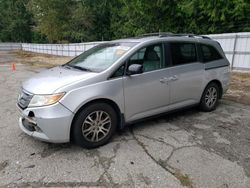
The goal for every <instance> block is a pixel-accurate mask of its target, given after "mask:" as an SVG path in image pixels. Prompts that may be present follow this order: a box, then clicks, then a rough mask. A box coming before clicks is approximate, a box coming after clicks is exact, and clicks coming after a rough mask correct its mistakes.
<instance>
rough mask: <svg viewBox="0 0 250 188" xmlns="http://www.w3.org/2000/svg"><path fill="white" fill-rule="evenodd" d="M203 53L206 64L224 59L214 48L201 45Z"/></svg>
mask: <svg viewBox="0 0 250 188" xmlns="http://www.w3.org/2000/svg"><path fill="white" fill-rule="evenodd" d="M201 52H202V56H203V61H204V62H209V61H215V60H218V59H222V56H221V55H220V53H219V52H218V51H217V50H216V49H215V48H214V47H213V46H210V45H205V44H201Z"/></svg>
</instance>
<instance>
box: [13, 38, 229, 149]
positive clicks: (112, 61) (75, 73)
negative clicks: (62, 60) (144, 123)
mask: <svg viewBox="0 0 250 188" xmlns="http://www.w3.org/2000/svg"><path fill="white" fill-rule="evenodd" d="M229 65H230V64H229V62H228V60H227V58H226V57H225V55H224V53H223V50H222V48H221V46H220V44H219V43H218V42H216V41H214V40H211V39H210V38H208V37H205V36H197V35H184V34H183V35H182V34H179V35H178V34H169V33H157V34H146V35H143V36H139V37H135V38H127V39H120V40H115V41H111V42H105V43H103V44H101V45H98V46H96V47H94V48H91V49H89V50H88V51H85V52H84V53H82V54H81V55H79V56H77V57H76V58H74V59H73V60H71V61H70V62H68V63H66V64H64V65H62V66H58V67H54V68H51V69H48V70H45V71H42V72H40V73H38V74H36V75H35V76H33V77H32V78H30V79H28V80H27V81H25V82H24V83H23V85H22V88H21V92H20V94H19V97H18V101H17V106H18V108H19V110H20V111H21V117H20V119H19V126H20V128H21V129H22V130H23V131H24V132H25V133H27V134H28V135H30V136H32V137H35V138H37V139H40V140H43V141H47V142H53V143H65V142H69V141H74V142H75V143H77V144H78V145H80V146H83V147H86V148H94V147H98V146H100V145H103V144H105V143H107V142H108V141H109V140H110V138H111V137H112V135H113V134H114V133H115V131H116V130H117V129H122V128H123V127H124V126H125V125H126V124H131V123H132V122H135V121H138V120H141V119H143V118H147V117H151V116H154V115H157V114H162V113H165V112H170V111H173V110H177V109H181V108H184V107H189V106H194V105H197V106H199V107H200V109H201V110H202V111H212V110H214V109H215V108H216V106H217V104H218V100H219V99H220V98H221V97H222V95H223V93H225V92H226V90H227V88H228V85H229V78H230V66H229Z"/></svg>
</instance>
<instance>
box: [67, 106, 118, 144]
mask: <svg viewBox="0 0 250 188" xmlns="http://www.w3.org/2000/svg"><path fill="white" fill-rule="evenodd" d="M98 110H102V111H105V112H106V113H107V114H108V115H109V116H110V118H111V127H110V131H109V133H108V135H107V136H106V137H105V138H104V139H102V140H100V141H98V142H90V141H88V140H87V139H85V137H84V136H83V135H82V125H83V122H84V120H85V119H86V117H87V116H88V115H89V114H91V113H92V112H94V111H98ZM117 123H118V118H117V115H116V112H115V110H114V109H113V108H112V107H111V106H110V105H108V104H106V103H93V104H90V105H88V106H86V107H85V108H83V109H82V110H81V111H80V112H79V114H78V115H77V116H76V119H75V121H74V122H73V127H72V128H73V130H72V133H73V134H72V136H73V141H74V142H75V143H76V144H78V145H80V146H82V147H85V148H96V147H99V146H102V145H104V144H106V143H107V142H108V141H109V140H110V139H111V137H112V136H113V134H114V132H115V130H116V127H117Z"/></svg>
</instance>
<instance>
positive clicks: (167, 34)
mask: <svg viewBox="0 0 250 188" xmlns="http://www.w3.org/2000/svg"><path fill="white" fill-rule="evenodd" d="M153 36H159V37H191V38H203V39H210V40H211V38H210V37H207V36H204V35H195V34H192V33H180V34H175V33H171V32H158V33H146V34H143V35H140V36H138V37H139V38H143V37H153Z"/></svg>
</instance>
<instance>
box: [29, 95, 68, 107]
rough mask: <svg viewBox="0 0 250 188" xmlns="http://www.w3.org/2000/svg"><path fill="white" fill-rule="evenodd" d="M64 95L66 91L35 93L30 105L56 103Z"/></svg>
mask: <svg viewBox="0 0 250 188" xmlns="http://www.w3.org/2000/svg"><path fill="white" fill-rule="evenodd" d="M64 95H65V93H57V94H51V95H34V96H33V97H32V99H31V101H30V103H29V107H35V106H37V107H38V106H47V105H51V104H55V103H56V102H58V101H59V100H60V99H61V98H62V97H63V96H64Z"/></svg>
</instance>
